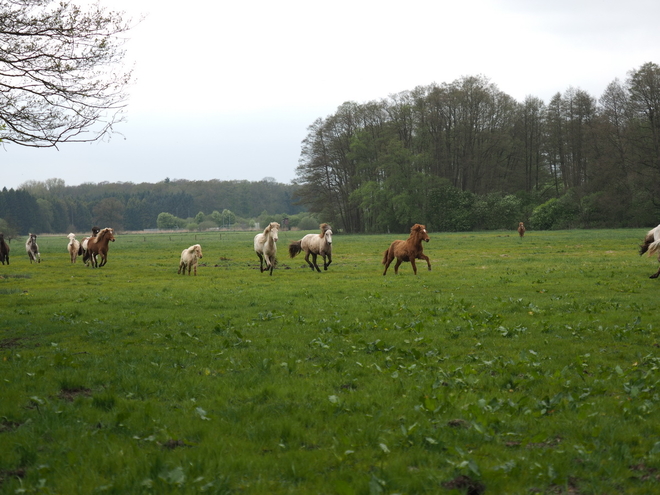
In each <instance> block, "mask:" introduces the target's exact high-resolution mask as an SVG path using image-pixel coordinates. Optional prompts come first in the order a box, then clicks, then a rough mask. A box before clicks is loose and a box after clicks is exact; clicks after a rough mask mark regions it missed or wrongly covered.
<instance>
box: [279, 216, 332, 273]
mask: <svg viewBox="0 0 660 495" xmlns="http://www.w3.org/2000/svg"><path fill="white" fill-rule="evenodd" d="M319 227H320V228H321V233H320V234H307V235H306V236H305V237H303V238H302V239H300V240H299V241H294V242H292V243H291V244H289V256H291V257H292V258H294V257H295V256H296V255H297V254H298V253H299V252H301V251H305V253H307V254H306V255H305V261H306V262H307V264H308V265H309V267H310V268H311V269H312V271H314V269H315V268H316V271H318V272H319V273H320V272H321V269H320V268H319V265H317V264H316V257H317V256H318V255H321V257H322V258H323V269H324V270H327V269H328V267H329V266H330V263H332V229H331V228H330V225H328V224H327V223H322V224H321V225H320V226H319ZM310 254H311V255H312V262H310V261H309V255H310ZM326 256H327V257H328V262H327V263H326V262H325V257H326Z"/></svg>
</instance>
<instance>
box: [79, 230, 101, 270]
mask: <svg viewBox="0 0 660 495" xmlns="http://www.w3.org/2000/svg"><path fill="white" fill-rule="evenodd" d="M100 231H101V229H100V228H99V227H96V226H94V227H92V235H91V236H89V237H83V240H82V241H81V242H80V249H81V250H82V253H81V254H82V257H83V261H84V262H85V264H86V265H89V261H90V255H89V254H88V253H87V243H88V242H89V240H90V239H91V238H92V237H96V236H97V235H98V233H99V232H100Z"/></svg>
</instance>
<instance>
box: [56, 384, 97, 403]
mask: <svg viewBox="0 0 660 495" xmlns="http://www.w3.org/2000/svg"><path fill="white" fill-rule="evenodd" d="M81 395H82V396H84V397H89V396H91V395H92V391H91V390H90V389H88V388H85V387H76V388H63V389H62V390H60V392H59V393H58V394H57V396H58V397H59V398H60V399H62V400H65V401H67V402H73V401H74V400H76V397H78V396H81Z"/></svg>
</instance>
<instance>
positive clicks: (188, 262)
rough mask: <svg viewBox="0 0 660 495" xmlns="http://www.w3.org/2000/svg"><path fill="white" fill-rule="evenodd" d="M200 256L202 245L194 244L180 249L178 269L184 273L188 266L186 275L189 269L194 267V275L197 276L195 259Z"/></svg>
mask: <svg viewBox="0 0 660 495" xmlns="http://www.w3.org/2000/svg"><path fill="white" fill-rule="evenodd" d="M201 257H202V246H200V245H199V244H195V245H193V246H190V247H189V248H187V249H184V250H183V251H181V260H180V261H179V271H178V272H177V273H181V274H183V275H185V274H186V268H188V275H190V270H191V269H194V273H195V277H196V276H197V260H198V259H200V258H201Z"/></svg>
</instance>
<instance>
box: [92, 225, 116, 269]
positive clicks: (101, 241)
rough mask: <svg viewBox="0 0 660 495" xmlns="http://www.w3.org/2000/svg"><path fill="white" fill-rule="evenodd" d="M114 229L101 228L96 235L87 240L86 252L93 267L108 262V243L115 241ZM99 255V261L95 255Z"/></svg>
mask: <svg viewBox="0 0 660 495" xmlns="http://www.w3.org/2000/svg"><path fill="white" fill-rule="evenodd" d="M114 234H115V233H114V231H113V230H112V229H111V228H105V229H102V230H101V231H100V232H99V233H98V235H97V236H96V237H90V238H89V240H88V241H87V254H88V255H89V256H90V257H91V260H92V266H93V267H94V268H97V267H99V268H100V267H102V266H103V265H105V264H106V263H107V262H108V248H109V246H108V244H110V241H112V242H115V235H114ZM98 255H100V256H101V263H99V262H98V258H97V256H98Z"/></svg>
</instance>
